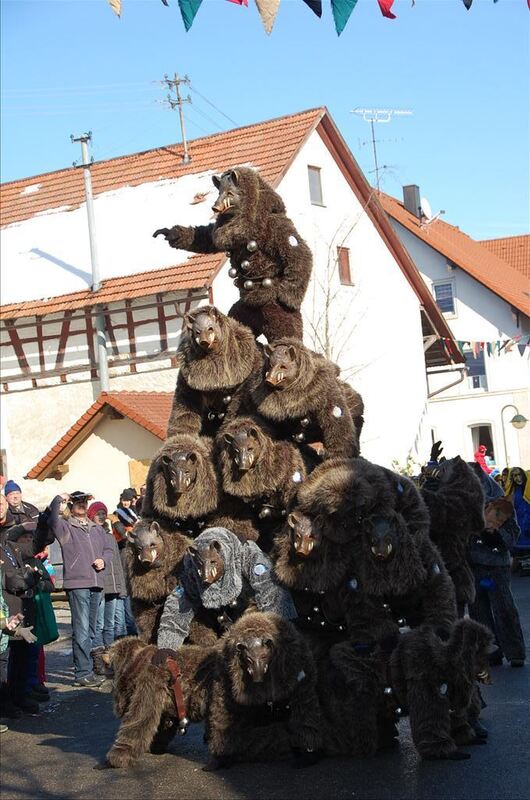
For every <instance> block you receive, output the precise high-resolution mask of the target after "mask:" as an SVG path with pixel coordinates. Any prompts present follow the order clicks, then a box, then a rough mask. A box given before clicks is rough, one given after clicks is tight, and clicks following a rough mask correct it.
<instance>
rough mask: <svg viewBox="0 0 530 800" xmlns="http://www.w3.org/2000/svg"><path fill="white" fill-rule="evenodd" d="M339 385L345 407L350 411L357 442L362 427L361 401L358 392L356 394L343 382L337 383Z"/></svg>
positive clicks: (351, 387) (362, 406) (362, 405)
mask: <svg viewBox="0 0 530 800" xmlns="http://www.w3.org/2000/svg"><path fill="white" fill-rule="evenodd" d="M339 384H340V386H341V388H342V393H343V394H344V399H345V400H346V405H347V406H348V408H349V410H350V414H351V418H352V420H353V425H354V427H355V432H356V433H357V441H359V440H360V438H361V431H362V429H363V425H364V416H363V415H364V402H363V399H362V397H361V395H360V394H359V392H356V391H355V389H354V388H353V386H350V384H349V383H345V382H344V381H339Z"/></svg>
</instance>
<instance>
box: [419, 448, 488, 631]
mask: <svg viewBox="0 0 530 800" xmlns="http://www.w3.org/2000/svg"><path fill="white" fill-rule="evenodd" d="M421 494H422V496H423V499H424V500H425V503H426V504H427V507H428V509H429V514H430V517H431V527H430V535H431V539H432V540H433V542H434V543H435V544H436V546H437V547H438V549H439V550H440V553H441V554H442V558H443V560H444V563H445V566H446V567H447V570H448V572H449V574H450V575H451V578H452V580H453V583H454V586H455V591H456V598H457V603H458V607H459V612H460V616H462V615H463V612H464V607H465V605H466V603H468V604H469V603H472V602H473V601H474V599H475V579H474V577H473V572H472V571H471V568H470V566H469V564H468V563H467V558H466V550H467V547H468V544H469V542H470V540H471V537H472V536H474V535H480V534H481V533H482V531H483V529H484V492H483V491H482V486H481V485H480V481H479V479H478V478H477V476H476V475H474V474H473V470H472V469H471V467H470V466H469V465H468V464H466V462H465V461H463V460H462V459H461V458H460V456H456V457H455V458H451V459H449V460H448V461H444V462H443V463H442V464H440V467H439V468H438V477H437V478H436V479H432V478H431V479H428V480H427V481H426V482H425V483H424V485H423V486H422V489H421Z"/></svg>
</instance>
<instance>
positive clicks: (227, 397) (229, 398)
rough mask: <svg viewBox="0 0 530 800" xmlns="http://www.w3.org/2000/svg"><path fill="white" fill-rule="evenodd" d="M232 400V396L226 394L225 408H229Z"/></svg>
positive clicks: (224, 399) (224, 398)
mask: <svg viewBox="0 0 530 800" xmlns="http://www.w3.org/2000/svg"><path fill="white" fill-rule="evenodd" d="M231 400H232V395H231V394H225V396H224V397H223V403H224V404H225V406H227V405H228V403H230V401H231Z"/></svg>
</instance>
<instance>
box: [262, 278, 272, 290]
mask: <svg viewBox="0 0 530 800" xmlns="http://www.w3.org/2000/svg"><path fill="white" fill-rule="evenodd" d="M261 285H262V286H263V287H264V288H265V289H270V287H271V286H272V281H271V279H270V278H263V280H262V281H261Z"/></svg>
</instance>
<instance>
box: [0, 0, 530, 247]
mask: <svg viewBox="0 0 530 800" xmlns="http://www.w3.org/2000/svg"><path fill="white" fill-rule="evenodd" d="M169 3H170V6H169V8H166V7H165V6H164V5H163V4H162V3H161V2H160V0H122V4H123V15H122V18H121V19H118V18H117V17H116V16H115V15H114V14H113V13H112V11H111V9H110V7H109V6H108V4H107V2H106V0H54V1H53V2H49V0H38V1H36V2H26V0H3V2H2V12H1V13H2V34H1V35H2V41H1V45H2V47H1V50H2V53H1V58H2V72H1V90H2V141H1V144H2V152H1V167H2V180H3V181H8V180H14V179H16V178H21V177H24V176H27V175H34V174H38V173H40V172H46V171H49V170H55V169H60V168H63V167H67V166H70V165H71V163H72V161H74V160H75V159H77V158H78V157H79V145H72V144H71V143H70V134H71V133H74V134H78V133H80V132H82V131H84V130H88V129H90V130H92V131H93V134H94V141H93V151H92V152H93V155H94V157H95V158H96V159H104V158H111V157H114V156H118V155H121V154H124V153H131V152H135V151H138V150H145V149H148V148H151V147H156V146H158V145H162V144H168V143H170V142H173V141H177V140H178V139H179V138H180V134H179V126H178V115H177V113H176V112H171V111H169V110H167V109H166V108H164V106H163V105H161V104H160V103H157V102H156V101H157V100H158V101H163V100H164V98H165V95H166V91H165V90H164V87H163V86H161V85H159V84H156V83H155V81H157V80H161V79H162V78H163V76H164V73H166V72H167V73H170V74H172V73H173V72H174V71H175V70H176V71H178V72H179V73H181V74H185V73H187V74H188V75H189V76H190V77H191V79H192V86H193V87H194V89H195V90H196V91H194V92H193V93H192V99H193V104H192V106H191V107H189V108H186V121H187V129H188V136H189V137H190V138H197V137H200V136H204V135H205V134H208V133H212V132H217V131H219V130H223V129H227V128H230V127H234V125H233V123H232V122H230V121H229V120H228V119H227V118H226V117H224V116H222V114H221V113H219V111H222V112H224V114H225V115H226V116H227V117H229V118H230V119H231V120H233V121H235V122H236V123H238V124H239V125H245V124H249V123H252V122H258V121H261V120H264V119H270V118H272V117H275V116H281V115H284V114H290V113H293V112H296V111H300V110H303V109H305V108H312V107H315V106H320V105H326V106H327V107H328V109H329V111H330V112H331V114H332V116H333V118H334V120H335V122H336V123H337V125H338V127H339V129H340V130H341V132H342V134H343V136H344V138H345V139H346V141H347V142H348V144H349V146H350V148H351V150H352V152H353V154H354V155H355V157H356V158H357V160H358V162H359V163H360V165H361V167H362V168H363V170H365V172H367V174H368V177H369V179H373V175H372V174H370V172H369V171H370V170H372V169H373V156H372V148H371V142H370V126H369V125H368V124H367V123H365V122H363V121H362V120H361V119H359V118H357V117H356V116H354V115H353V114H351V113H350V110H351V109H353V108H355V107H359V106H369V107H373V106H378V107H393V108H404V109H411V110H412V111H413V116H412V117H405V118H402V119H399V118H396V119H394V121H393V122H391V123H390V124H388V125H383V124H380V125H378V126H377V129H376V134H377V138H378V140H379V142H378V160H379V163H380V165H383V166H385V167H386V168H385V169H384V170H383V174H382V180H381V188H382V189H383V190H384V191H387V192H388V193H390V194H393V195H395V196H399V197H400V196H401V186H402V185H403V184H406V183H418V184H419V185H420V188H421V193H422V195H425V196H426V197H427V198H428V199H429V201H430V204H431V207H432V209H433V211H434V212H436V211H438V210H440V209H442V208H443V209H445V211H446V215H445V219H446V220H447V221H448V222H451V223H453V224H455V225H458V226H459V227H460V228H461V229H462V230H464V231H466V232H467V233H469V234H470V235H472V236H474V237H475V238H479V239H480V238H492V237H496V236H511V235H515V234H519V233H526V232H528V229H529V24H530V13H529V11H528V8H527V3H526V0H499V2H498V3H495V4H494V3H493V0H475V1H474V3H473V6H472V8H471V10H470V11H469V12H468V11H466V9H465V7H464V5H463V3H462V2H461V0H416V5H415V6H414V7H412V6H411V2H410V0H396V2H395V5H394V9H393V10H394V11H395V13H396V14H397V17H398V18H397V19H396V20H387V19H384V18H383V17H382V16H381V13H380V11H379V7H378V5H377V2H376V0H358V4H357V7H356V8H355V9H354V11H353V13H352V15H351V17H350V21H349V23H348V25H347V26H346V29H345V30H344V32H343V34H342V36H341V37H340V38H337V35H336V33H335V29H334V25H333V19H332V16H331V9H330V4H329V0H323V6H324V13H323V17H322V19H320V20H319V19H318V18H317V17H316V16H314V14H312V12H311V11H310V10H309V8H308V7H307V6H306V5H305V4H304V3H303V2H302V0H281V4H280V10H279V13H278V17H277V19H276V24H275V27H274V30H273V32H272V34H271V36H267V35H266V34H265V32H264V30H263V28H262V24H261V21H260V18H259V15H258V12H257V9H256V7H255V4H254V0H249V7H248V8H244V7H239V6H237V5H235V4H233V3H230V2H227V1H226V0H204V2H203V4H202V6H201V8H200V9H199V12H198V14H197V17H196V19H195V23H194V25H193V27H192V28H191V30H190V32H189V33H186V32H185V30H184V26H183V23H182V20H181V17H180V12H179V9H178V4H177V0H169ZM184 91H185V92H186V93H187V90H186V89H185V90H184ZM197 92H199V93H200V94H197ZM201 95H202V97H201ZM203 98H207V100H209V101H210V103H212V104H213V105H214V106H215V107H216V108H213V107H212V106H211V105H209V104H208V102H206V100H205V99H203Z"/></svg>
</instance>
